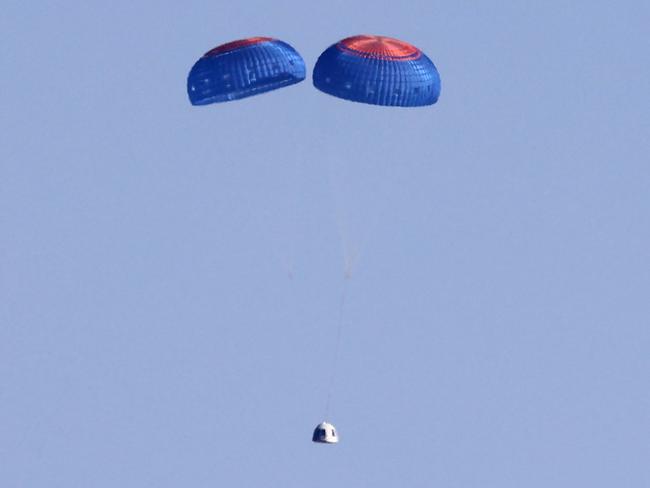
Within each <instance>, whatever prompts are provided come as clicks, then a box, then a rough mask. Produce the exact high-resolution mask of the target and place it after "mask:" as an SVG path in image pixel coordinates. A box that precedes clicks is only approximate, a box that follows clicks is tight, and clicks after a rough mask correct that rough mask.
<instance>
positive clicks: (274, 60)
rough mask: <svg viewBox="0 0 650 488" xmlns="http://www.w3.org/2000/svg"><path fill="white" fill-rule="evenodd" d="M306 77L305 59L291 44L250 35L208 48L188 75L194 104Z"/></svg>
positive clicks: (245, 94) (223, 99)
mask: <svg viewBox="0 0 650 488" xmlns="http://www.w3.org/2000/svg"><path fill="white" fill-rule="evenodd" d="M304 79H305V62H304V61H303V59H302V58H301V57H300V54H298V53H297V52H296V50H295V49H294V48H292V47H291V46H290V45H289V44H287V43H285V42H282V41H280V40H278V39H273V38H270V37H250V38H247V39H241V40H238V41H233V42H229V43H227V44H222V45H221V46H217V47H215V48H214V49H212V50H210V51H208V52H207V53H205V54H204V55H203V57H202V58H201V59H199V60H198V61H197V62H196V63H195V64H194V66H193V67H192V69H191V71H190V74H189V75H188V77H187V94H188V95H189V97H190V102H192V105H207V104H210V103H218V102H227V101H230V100H238V99H240V98H246V97H250V96H253V95H258V94H260V93H265V92H268V91H271V90H275V89H277V88H282V87H284V86H289V85H293V84H294V83H299V82H300V81H302V80H304Z"/></svg>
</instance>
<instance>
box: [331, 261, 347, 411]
mask: <svg viewBox="0 0 650 488" xmlns="http://www.w3.org/2000/svg"><path fill="white" fill-rule="evenodd" d="M349 281H350V273H349V272H348V270H347V269H346V270H345V274H344V275H343V287H342V289H341V300H340V302H339V316H338V324H337V327H336V343H335V345H334V357H333V358H332V372H331V373H330V381H329V384H328V387H327V402H326V404H325V421H327V419H328V418H329V413H330V404H331V401H332V391H333V389H334V381H335V379H336V373H337V369H338V362H339V350H340V349H341V332H342V330H343V325H344V322H345V321H344V319H345V314H344V312H345V302H346V298H347V292H348V282H349Z"/></svg>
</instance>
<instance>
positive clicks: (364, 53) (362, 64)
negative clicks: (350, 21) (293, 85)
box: [313, 35, 440, 107]
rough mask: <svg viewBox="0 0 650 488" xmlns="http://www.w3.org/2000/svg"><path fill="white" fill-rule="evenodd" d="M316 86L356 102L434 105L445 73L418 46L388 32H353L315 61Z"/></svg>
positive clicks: (412, 105)
mask: <svg viewBox="0 0 650 488" xmlns="http://www.w3.org/2000/svg"><path fill="white" fill-rule="evenodd" d="M313 81H314V86H315V87H316V88H318V89H319V90H320V91H322V92H325V93H327V94H329V95H333V96H335V97H339V98H343V99H345V100H351V101H353V102H361V103H369V104H372V105H389V106H398V107H420V106H424V105H432V104H434V103H436V102H437V101H438V97H439V96H440V75H439V74H438V70H437V69H436V67H435V65H434V64H433V62H432V61H431V60H430V59H429V58H428V57H427V56H426V55H425V54H424V53H423V52H422V51H420V50H419V49H418V48H417V47H415V46H413V45H411V44H409V43H407V42H404V41H400V40H398V39H393V38H390V37H384V36H372V35H359V36H353V37H348V38H346V39H343V40H342V41H339V42H337V43H336V44H333V45H331V46H330V47H329V48H327V49H326V50H325V51H324V52H323V53H322V54H321V55H320V57H319V58H318V61H317V62H316V66H314V74H313Z"/></svg>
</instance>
